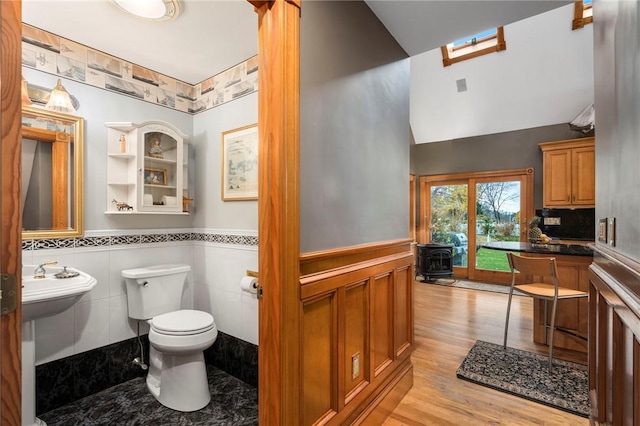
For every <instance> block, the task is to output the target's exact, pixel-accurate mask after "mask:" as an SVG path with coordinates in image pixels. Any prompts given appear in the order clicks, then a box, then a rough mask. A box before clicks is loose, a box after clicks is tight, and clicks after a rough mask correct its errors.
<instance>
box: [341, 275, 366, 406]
mask: <svg viewBox="0 0 640 426" xmlns="http://www.w3.org/2000/svg"><path fill="white" fill-rule="evenodd" d="M344 315H345V327H344V329H345V338H344V341H345V353H344V363H345V365H346V374H345V375H344V383H345V393H346V397H345V404H348V403H349V401H350V400H351V399H352V398H353V397H354V396H355V394H357V392H359V391H360V390H362V386H359V385H360V384H364V385H366V384H367V383H368V382H370V381H371V376H370V371H371V369H370V368H369V321H368V319H369V282H368V281H363V282H361V283H358V284H354V285H352V286H349V287H347V288H346V289H345V313H344ZM355 358H357V369H356V366H355V364H356V361H355V360H354V359H355ZM354 389H355V390H356V391H355V392H354Z"/></svg>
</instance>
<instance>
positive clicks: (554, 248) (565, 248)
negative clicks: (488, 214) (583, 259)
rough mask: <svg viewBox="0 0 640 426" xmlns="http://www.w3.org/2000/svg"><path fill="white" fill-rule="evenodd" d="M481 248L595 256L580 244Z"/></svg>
mask: <svg viewBox="0 0 640 426" xmlns="http://www.w3.org/2000/svg"><path fill="white" fill-rule="evenodd" d="M480 246H482V247H485V248H488V249H494V250H504V251H515V252H520V253H539V254H562V255H567V256H593V249H592V248H591V247H589V246H585V245H580V244H532V243H522V242H519V241H497V242H492V243H482V244H480Z"/></svg>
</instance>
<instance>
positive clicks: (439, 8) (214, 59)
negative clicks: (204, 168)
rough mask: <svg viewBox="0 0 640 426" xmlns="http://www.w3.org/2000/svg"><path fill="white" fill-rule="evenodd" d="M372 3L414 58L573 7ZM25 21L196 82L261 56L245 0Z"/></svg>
mask: <svg viewBox="0 0 640 426" xmlns="http://www.w3.org/2000/svg"><path fill="white" fill-rule="evenodd" d="M304 1H321V0H303V10H304ZM366 2H367V4H368V5H369V7H370V8H371V9H372V10H373V12H374V13H375V14H376V15H377V16H378V18H379V19H380V20H381V21H382V23H383V24H384V25H385V26H386V28H387V29H388V30H389V32H390V33H391V34H392V35H393V36H394V37H395V38H396V40H397V41H398V42H399V43H400V45H401V46H402V47H403V48H404V49H405V51H406V52H407V53H408V54H409V55H411V56H413V55H417V54H419V53H422V52H425V51H428V50H431V49H434V48H437V47H439V46H440V45H442V44H445V43H447V42H450V41H452V40H455V39H458V38H461V37H464V36H466V35H470V34H474V33H476V32H479V31H482V30H484V29H487V28H491V27H495V26H499V25H506V24H509V23H512V22H515V21H518V20H521V19H524V18H526V17H529V16H533V15H536V14H539V13H543V12H545V11H548V10H551V9H554V8H557V7H560V6H563V5H565V4H567V3H571V1H527V0H514V1H484V0H472V1H452V0H447V1H429V0H426V1H416V0H413V1H402V0H379V1H378V0H367V1H366ZM23 21H24V22H25V23H27V24H30V25H33V26H35V27H38V28H41V29H43V30H46V31H48V32H51V33H54V34H57V35H59V36H62V37H65V38H68V39H71V40H74V41H76V42H79V43H82V44H85V45H87V46H90V47H92V48H94V49H98V50H102V51H104V52H106V53H109V54H111V55H114V56H117V57H119V58H121V59H125V60H127V61H130V62H134V63H137V64H139V65H142V66H144V67H147V68H150V69H152V70H154V71H157V72H160V73H162V74H166V75H169V76H171V77H174V78H177V79H180V80H183V81H185V82H187V83H191V84H196V83H199V82H201V81H202V80H205V79H206V78H208V77H211V76H213V75H215V74H217V73H219V72H221V71H223V70H225V69H227V68H229V67H231V66H233V65H235V64H237V63H239V62H242V61H244V60H246V59H247V58H250V57H251V56H253V55H255V54H256V53H257V24H258V20H257V15H256V13H255V12H254V10H253V6H251V5H250V4H249V3H248V2H247V1H246V0H182V13H181V15H180V16H179V17H178V18H177V19H175V20H173V21H168V22H148V21H143V20H140V19H137V18H134V17H131V16H128V15H125V14H124V13H123V12H121V11H120V10H119V9H118V8H117V7H116V6H114V5H113V4H111V3H110V1H109V0H62V1H61V0H23ZM302 24H303V25H304V14H303V15H302Z"/></svg>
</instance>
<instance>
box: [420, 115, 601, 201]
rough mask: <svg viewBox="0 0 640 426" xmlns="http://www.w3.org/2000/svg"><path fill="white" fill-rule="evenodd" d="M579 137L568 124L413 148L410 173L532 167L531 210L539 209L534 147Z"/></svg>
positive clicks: (539, 155) (537, 161)
mask: <svg viewBox="0 0 640 426" xmlns="http://www.w3.org/2000/svg"><path fill="white" fill-rule="evenodd" d="M580 136H582V135H581V134H580V133H579V132H574V131H572V130H571V129H570V128H569V125H568V124H556V125H553V126H544V127H536V128H533V129H525V130H518V131H513V132H505V133H496V134H493V135H483V136H476V137H472V138H463V139H454V140H450V141H444V142H435V143H424V144H418V145H413V146H411V171H412V173H414V174H415V175H416V176H425V175H440V174H448V173H468V172H485V171H491V170H508V169H522V168H527V167H533V177H534V200H533V202H534V207H535V208H542V151H540V148H539V147H538V144H539V143H540V142H548V141H555V140H563V139H573V138H576V137H580ZM589 136H592V135H589ZM416 204H417V203H416Z"/></svg>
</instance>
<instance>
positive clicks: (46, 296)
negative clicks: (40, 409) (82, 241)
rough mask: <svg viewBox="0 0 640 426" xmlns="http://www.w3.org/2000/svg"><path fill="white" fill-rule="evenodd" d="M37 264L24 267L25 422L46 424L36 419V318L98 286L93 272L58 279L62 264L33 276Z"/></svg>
mask: <svg viewBox="0 0 640 426" xmlns="http://www.w3.org/2000/svg"><path fill="white" fill-rule="evenodd" d="M35 269H36V266H35V265H24V266H23V267H22V425H23V426H32V425H39V426H46V423H45V422H43V421H42V420H40V419H38V418H36V415H35V413H36V403H35V399H36V345H35V342H36V339H35V320H36V319H39V318H44V317H49V316H52V315H56V314H59V313H60V312H62V311H64V310H66V309H69V308H70V307H71V306H73V305H74V304H75V303H76V302H77V301H78V300H80V298H81V297H82V296H83V295H84V294H85V293H87V292H89V291H91V289H93V287H94V286H95V285H96V279H95V278H93V277H92V276H91V275H89V274H86V273H84V272H81V271H77V270H75V269H72V268H69V269H68V270H69V271H77V272H78V273H79V275H78V276H76V277H73V278H56V277H55V274H57V273H59V272H62V270H63V268H62V267H47V273H46V274H45V277H44V278H33V271H34V270H35Z"/></svg>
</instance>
